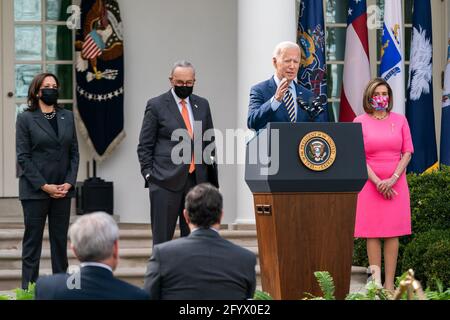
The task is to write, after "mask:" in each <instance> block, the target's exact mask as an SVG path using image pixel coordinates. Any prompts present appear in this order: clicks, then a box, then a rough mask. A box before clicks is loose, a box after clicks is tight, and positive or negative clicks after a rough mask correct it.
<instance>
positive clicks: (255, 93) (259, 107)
mask: <svg viewBox="0 0 450 320" xmlns="http://www.w3.org/2000/svg"><path fill="white" fill-rule="evenodd" d="M294 84H295V88H296V90H297V99H301V100H302V101H304V102H311V101H312V99H313V98H314V95H313V93H312V92H311V91H309V90H307V89H306V88H305V87H302V86H301V85H299V84H297V83H296V82H294ZM276 91H277V84H276V83H275V80H274V78H273V77H272V78H270V79H268V80H266V81H263V82H260V83H258V84H256V85H254V86H253V87H252V88H251V89H250V103H249V107H248V117H247V126H248V128H249V129H254V130H257V131H258V130H260V129H263V128H265V127H266V125H267V123H269V122H290V120H289V114H288V112H287V109H286V107H285V105H284V102H281V104H280V106H279V107H278V109H277V110H276V111H273V110H272V108H271V101H270V100H271V99H272V97H273V96H274V95H275V92H276ZM297 105H298V104H297ZM325 117H326V115H325V113H322V114H320V115H319V116H318V117H317V118H316V119H314V121H315V122H320V121H325V119H326V118H325ZM297 122H311V119H310V118H309V115H308V114H307V112H305V111H304V110H303V109H301V108H299V107H298V106H297Z"/></svg>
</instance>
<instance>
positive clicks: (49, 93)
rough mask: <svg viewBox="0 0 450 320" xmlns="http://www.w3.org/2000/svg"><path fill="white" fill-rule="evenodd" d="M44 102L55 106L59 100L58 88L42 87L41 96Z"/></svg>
mask: <svg viewBox="0 0 450 320" xmlns="http://www.w3.org/2000/svg"><path fill="white" fill-rule="evenodd" d="M40 99H41V100H42V102H43V103H45V104H46V105H47V106H53V105H55V104H56V102H57V101H58V89H54V88H45V89H41V97H40Z"/></svg>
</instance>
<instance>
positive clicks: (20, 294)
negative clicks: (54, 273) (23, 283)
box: [14, 282, 36, 300]
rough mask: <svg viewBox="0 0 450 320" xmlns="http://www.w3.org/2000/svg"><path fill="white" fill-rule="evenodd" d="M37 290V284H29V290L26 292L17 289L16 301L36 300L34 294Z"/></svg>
mask: <svg viewBox="0 0 450 320" xmlns="http://www.w3.org/2000/svg"><path fill="white" fill-rule="evenodd" d="M35 290H36V284H35V283H31V282H30V283H29V284H28V288H27V289H26V290H24V289H19V288H18V289H15V290H14V292H15V293H16V300H34V293H35Z"/></svg>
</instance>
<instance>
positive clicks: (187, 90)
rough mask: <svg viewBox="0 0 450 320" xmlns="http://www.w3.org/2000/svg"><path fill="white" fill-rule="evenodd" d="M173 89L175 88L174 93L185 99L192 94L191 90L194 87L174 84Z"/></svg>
mask: <svg viewBox="0 0 450 320" xmlns="http://www.w3.org/2000/svg"><path fill="white" fill-rule="evenodd" d="M173 89H174V90H175V94H176V95H177V96H178V98H180V99H186V98H187V97H189V96H190V95H191V94H192V90H194V87H193V86H192V87H187V86H174V87H173Z"/></svg>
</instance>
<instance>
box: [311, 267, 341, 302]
mask: <svg viewBox="0 0 450 320" xmlns="http://www.w3.org/2000/svg"><path fill="white" fill-rule="evenodd" d="M314 276H315V277H316V279H317V282H318V283H319V286H320V290H322V293H323V297H324V299H325V300H336V298H335V296H334V290H335V287H334V281H333V277H332V276H331V275H330V273H329V272H328V271H316V272H314Z"/></svg>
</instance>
